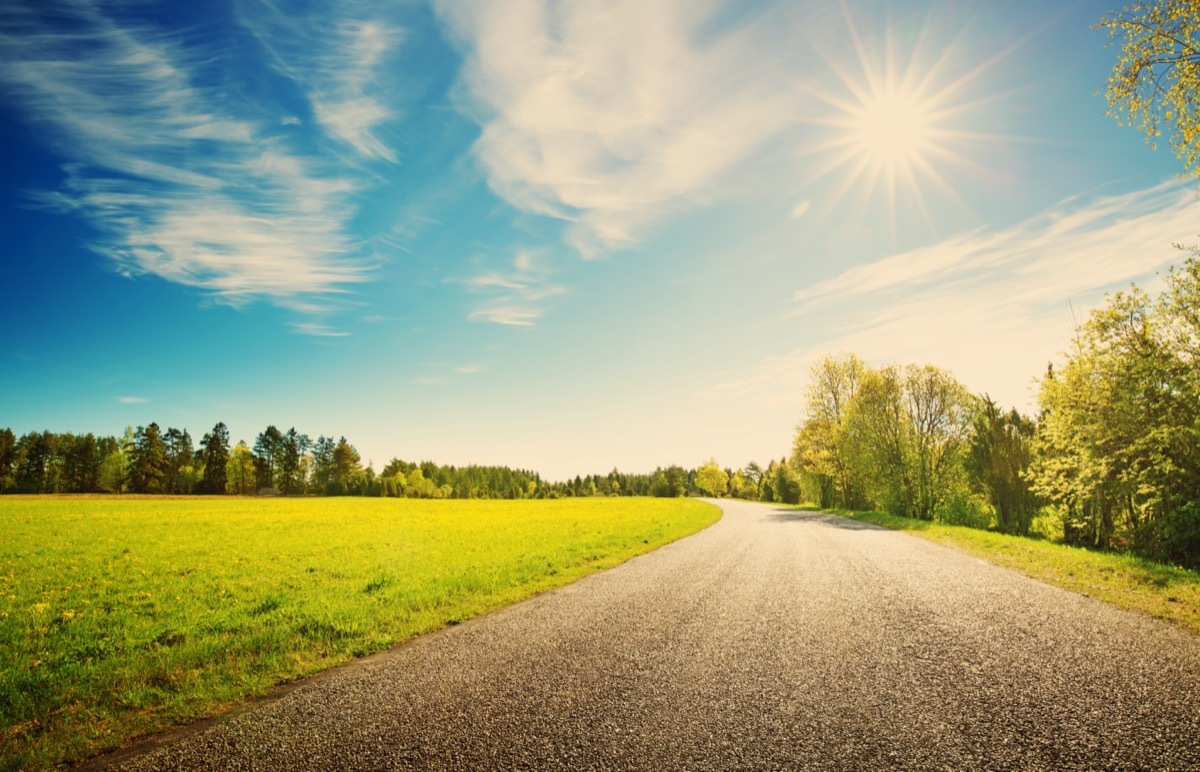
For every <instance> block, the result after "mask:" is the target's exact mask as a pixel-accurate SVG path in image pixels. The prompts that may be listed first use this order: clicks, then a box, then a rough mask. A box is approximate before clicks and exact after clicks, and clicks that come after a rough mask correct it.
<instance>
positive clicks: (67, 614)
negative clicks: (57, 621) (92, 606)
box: [63, 609, 75, 622]
mask: <svg viewBox="0 0 1200 772" xmlns="http://www.w3.org/2000/svg"><path fill="white" fill-rule="evenodd" d="M74 618H75V610H74V609H69V610H67V611H64V612H63V621H64V622H70V621H71V620H72V619H74Z"/></svg>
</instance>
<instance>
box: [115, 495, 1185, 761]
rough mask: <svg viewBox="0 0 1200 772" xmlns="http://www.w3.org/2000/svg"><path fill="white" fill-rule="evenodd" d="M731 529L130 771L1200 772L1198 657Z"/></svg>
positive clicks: (339, 675)
mask: <svg viewBox="0 0 1200 772" xmlns="http://www.w3.org/2000/svg"><path fill="white" fill-rule="evenodd" d="M721 506H722V508H723V509H724V510H725V516H724V517H723V518H722V519H721V521H720V522H719V523H717V524H716V525H714V526H712V527H711V528H709V529H707V530H705V531H703V532H701V533H699V534H697V535H695V536H692V537H690V538H687V539H684V540H682V541H679V542H676V543H674V544H671V545H668V546H667V547H664V548H663V549H661V550H658V551H657V552H654V553H652V554H649V555H645V556H643V557H640V558H637V559H635V560H632V561H630V562H628V563H626V564H624V565H622V566H619V567H617V568H615V569H612V570H610V571H607V572H604V573H601V574H597V575H594V576H592V577H589V578H587V579H584V580H582V581H580V582H577V583H576V584H574V585H571V586H569V587H565V588H562V589H560V590H556V591H554V592H551V593H547V594H545V595H542V596H539V597H537V598H534V599H532V600H529V601H526V602H524V603H521V604H518V605H516V606H513V607H510V608H508V609H505V610H503V611H500V612H498V613H494V614H491V615H488V616H486V617H482V618H479V619H476V620H473V621H471V622H468V623H466V624H463V625H460V626H458V627H455V628H452V629H449V630H447V631H444V632H442V633H438V634H435V635H431V636H426V637H424V638H421V639H418V640H416V641H414V642H412V643H410V644H407V645H405V646H402V647H400V648H398V649H397V650H395V651H392V652H389V653H388V654H386V655H381V656H377V657H375V658H372V659H370V660H367V661H365V662H362V663H358V664H356V665H354V666H350V667H347V668H342V669H340V670H337V671H334V672H333V673H331V674H327V675H326V676H323V677H318V678H317V679H314V680H312V681H309V682H307V683H305V684H303V685H301V686H300V687H299V688H297V689H295V690H293V691H291V692H289V693H288V694H286V695H285V696H283V697H282V698H280V699H277V700H274V701H270V702H266V703H262V704H259V705H257V706H255V707H254V708H253V709H251V710H248V711H245V712H243V713H241V714H238V715H236V716H231V717H226V718H224V719H220V720H218V721H216V722H213V723H211V724H209V725H208V726H206V727H203V728H201V729H198V730H192V731H189V732H185V733H183V735H182V737H181V738H176V739H174V740H173V741H171V742H168V743H165V744H163V745H160V746H158V747H154V748H151V749H149V750H148V751H144V750H143V752H141V753H140V754H139V755H135V756H132V757H128V756H126V757H110V758H109V759H107V760H106V763H108V764H111V765H114V766H120V767H123V768H127V769H168V768H170V769H178V768H189V769H190V768H194V769H200V768H206V769H207V768H222V769H228V768H241V769H283V768H292V769H334V768H358V769H380V768H450V769H494V768H536V769H559V768H572V769H646V770H658V769H721V770H725V769H739V768H746V769H798V768H815V769H839V768H841V769H883V768H887V769H894V768H911V769H955V770H958V769H975V768H980V769H1054V770H1059V769H1069V768H1083V769H1110V768H1111V769H1155V770H1161V769H1200V640H1198V639H1196V638H1195V637H1192V636H1189V635H1187V634H1185V633H1182V632H1179V631H1177V630H1175V629H1173V628H1172V627H1170V626H1168V625H1166V624H1163V623H1160V622H1157V621H1155V620H1152V619H1149V618H1147V617H1144V616H1141V615H1137V614H1132V613H1128V612H1122V611H1118V610H1116V609H1114V608H1111V607H1109V606H1107V605H1105V604H1103V603H1100V602H1098V601H1094V600H1091V599H1089V598H1086V597H1083V596H1081V595H1076V594H1072V593H1068V592H1064V591H1062V590H1058V589H1055V588H1052V587H1049V586H1046V585H1043V584H1040V583H1038V582H1035V581H1032V580H1030V579H1026V578H1024V577H1022V576H1020V575H1018V574H1016V573H1014V572H1011V571H1008V570H1004V569H1000V568H996V567H993V566H991V565H988V564H986V563H984V562H982V561H979V560H976V559H974V558H971V557H966V556H964V555H962V554H959V553H957V552H955V551H953V550H950V549H948V548H944V547H939V546H936V545H933V544H930V543H928V542H925V541H922V540H920V539H917V538H915V537H912V536H908V535H905V534H901V533H895V532H890V531H885V530H881V529H877V528H874V527H871V526H867V525H864V524H861V523H857V522H854V521H850V520H844V519H841V518H837V517H832V516H827V515H821V514H814V513H802V512H795V511H790V510H782V509H777V508H773V507H770V506H767V505H760V504H749V503H738V502H722V503H721Z"/></svg>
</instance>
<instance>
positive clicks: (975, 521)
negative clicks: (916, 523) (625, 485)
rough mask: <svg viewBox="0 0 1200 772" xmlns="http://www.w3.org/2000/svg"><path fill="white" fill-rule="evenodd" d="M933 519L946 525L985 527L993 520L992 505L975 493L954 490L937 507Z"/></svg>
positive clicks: (988, 526)
mask: <svg viewBox="0 0 1200 772" xmlns="http://www.w3.org/2000/svg"><path fill="white" fill-rule="evenodd" d="M934 519H935V520H938V521H939V522H942V523H946V524H947V525H965V526H967V527H968V528H980V529H987V528H991V527H992V523H993V521H994V519H995V518H994V516H993V511H992V505H991V504H989V503H988V500H987V499H986V498H984V497H983V496H980V495H979V494H976V493H966V492H965V491H956V492H954V493H952V494H950V497H949V498H947V499H946V502H945V503H944V504H942V505H941V506H940V507H938V509H937V511H936V512H935V514H934Z"/></svg>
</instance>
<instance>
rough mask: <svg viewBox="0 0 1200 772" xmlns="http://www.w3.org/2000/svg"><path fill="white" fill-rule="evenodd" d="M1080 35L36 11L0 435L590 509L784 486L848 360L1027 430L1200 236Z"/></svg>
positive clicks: (292, 11)
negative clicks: (816, 372)
mask: <svg viewBox="0 0 1200 772" xmlns="http://www.w3.org/2000/svg"><path fill="white" fill-rule="evenodd" d="M1054 5H1055V8H1056V10H1055V11H1054V12H1053V15H1049V16H1048V15H1047V11H1046V7H1047V4H1046V3H1044V2H1042V1H1041V0H1037V1H1034V0H1013V1H1012V2H1005V3H989V2H946V1H938V2H932V3H923V2H911V3H910V2H903V3H900V2H895V3H885V2H876V1H874V0H872V1H869V2H853V1H850V0H847V2H845V3H844V4H842V5H837V4H834V3H826V2H800V1H799V0H785V1H781V2H769V1H764V2H755V3H744V2H725V3H723V2H708V1H705V2H697V1H696V0H663V1H662V2H653V3H647V2H642V1H634V2H593V1H591V0H578V1H576V2H537V1H534V0H513V1H512V2H496V3H486V2H471V1H469V0H437V1H436V2H433V3H425V2H392V3H377V2H337V1H334V2H319V3H318V2H312V3H284V2H271V0H257V1H247V2H232V3H219V2H218V3H206V4H200V6H201V7H190V6H188V7H185V6H184V4H178V3H152V2H132V3H130V2H122V3H115V2H114V3H106V2H97V1H89V0H71V1H69V2H47V1H44V0H38V1H36V2H34V1H33V0H30V2H21V0H13V1H12V2H6V3H5V4H4V5H3V7H2V8H0V168H2V169H4V177H3V184H2V185H0V225H2V226H3V230H4V233H5V235H6V238H5V243H4V245H3V247H2V252H0V254H2V256H3V257H2V263H0V269H2V271H3V273H2V276H3V279H2V283H3V286H4V287H5V292H4V302H3V304H0V308H2V310H0V314H2V317H0V323H2V324H3V330H4V333H3V336H2V338H0V340H2V341H3V343H2V344H0V373H2V374H3V375H2V376H0V425H9V426H11V427H12V428H13V429H14V431H17V432H18V433H21V432H25V431H30V430H41V429H52V430H55V431H74V432H87V431H93V432H97V433H105V434H118V433H120V432H121V431H122V430H123V429H124V427H125V426H126V425H134V426H136V425H142V424H146V423H149V422H150V421H158V422H159V423H160V424H161V425H164V426H166V425H173V426H183V427H187V428H188V429H189V430H190V431H191V432H192V435H193V437H197V438H198V437H199V436H200V435H201V434H202V433H204V432H205V431H207V430H208V429H209V428H211V426H212V425H213V424H214V423H216V422H217V421H225V422H226V423H227V424H228V425H229V427H230V429H231V433H232V435H233V437H234V439H235V440H236V439H245V440H247V441H248V442H253V439H254V436H255V435H256V434H257V433H258V432H260V431H261V430H262V429H263V428H265V427H266V426H267V425H268V424H276V425H278V426H280V427H281V428H287V427H290V426H295V427H296V428H297V429H299V430H301V431H303V432H307V433H309V434H310V435H312V436H314V437H315V436H316V435H318V434H335V435H345V436H346V437H347V438H348V439H350V441H351V442H353V443H354V444H355V445H356V446H357V447H358V448H359V450H360V451H361V452H362V454H363V457H364V460H367V459H369V460H371V461H373V462H374V464H375V467H376V469H378V468H380V467H381V466H382V465H383V464H384V463H386V461H387V460H388V459H389V458H391V457H392V456H400V457H402V458H405V459H410V460H413V459H420V458H428V459H433V460H436V461H438V462H440V463H453V464H467V463H495V464H506V465H510V466H516V467H524V468H531V469H536V470H538V471H540V472H542V474H543V475H545V476H547V477H549V478H551V479H561V478H564V477H568V476H573V475H574V474H576V473H584V474H586V473H590V472H605V471H607V470H609V469H611V468H613V467H614V466H616V467H619V468H620V469H622V470H624V471H649V470H651V469H653V468H654V467H655V466H657V465H660V464H664V465H665V464H671V463H679V464H683V465H686V466H694V465H697V464H699V463H700V462H702V461H703V460H705V459H707V458H708V457H710V456H715V457H716V458H717V459H718V460H719V461H720V462H721V463H722V464H724V465H727V466H733V467H738V466H742V465H744V464H745V463H746V462H748V461H750V460H752V459H754V460H758V461H760V462H765V461H767V460H768V459H769V458H771V457H781V456H783V455H785V454H786V453H787V452H788V449H789V446H790V441H791V435H792V432H793V428H794V426H795V425H796V423H797V422H798V421H799V420H801V419H802V418H803V390H804V385H805V380H806V373H807V371H808V368H809V367H810V366H811V364H812V363H813V361H814V360H815V359H816V358H818V357H820V356H821V355H823V354H824V353H827V352H838V351H854V352H857V353H859V354H860V355H861V356H863V357H865V358H866V359H867V360H868V361H870V362H872V363H875V364H886V363H889V362H913V363H925V362H929V363H933V364H936V365H939V366H942V367H946V368H949V369H951V370H952V371H953V372H954V373H955V374H956V375H957V376H958V377H959V378H960V379H961V380H962V381H963V382H964V383H965V384H966V385H967V386H968V387H969V388H971V389H972V390H974V391H977V392H985V391H986V392H989V393H990V394H991V395H992V396H993V397H995V398H997V399H999V400H1000V401H1001V402H1003V403H1005V404H1009V405H1017V406H1020V407H1022V408H1025V409H1029V408H1030V407H1031V406H1032V404H1033V380H1034V378H1035V377H1036V376H1038V375H1040V374H1041V373H1043V372H1044V370H1045V367H1046V364H1047V363H1048V362H1049V361H1051V360H1052V359H1054V358H1056V357H1057V355H1058V352H1059V351H1062V350H1063V349H1065V348H1066V347H1067V345H1068V343H1069V339H1070V335H1071V330H1072V325H1073V323H1074V321H1075V320H1078V319H1081V318H1083V317H1084V316H1085V315H1086V313H1087V311H1088V310H1089V309H1090V308H1093V307H1095V306H1096V305H1097V304H1098V303H1100V302H1102V300H1103V296H1104V293H1105V292H1107V291H1112V290H1114V289H1119V288H1121V287H1123V286H1125V285H1127V284H1128V283H1129V282H1131V281H1137V282H1138V283H1139V284H1141V285H1143V286H1147V287H1149V288H1151V289H1153V288H1154V287H1155V286H1156V283H1157V279H1156V276H1157V274H1158V273H1159V272H1161V271H1163V270H1164V269H1165V268H1166V267H1167V266H1169V265H1170V264H1171V263H1173V262H1178V261H1179V260H1180V254H1179V253H1178V252H1177V251H1176V250H1175V249H1173V248H1172V243H1173V242H1180V241H1183V242H1188V241H1194V240H1195V236H1196V233H1197V231H1198V230H1200V226H1198V225H1197V223H1200V201H1198V200H1197V198H1196V195H1195V189H1194V185H1192V186H1188V185H1187V184H1184V183H1181V182H1180V181H1179V180H1178V179H1177V178H1176V176H1175V175H1176V173H1177V171H1178V166H1177V164H1176V162H1175V159H1174V158H1173V157H1172V156H1171V155H1170V153H1169V152H1167V151H1166V150H1157V151H1155V150H1152V149H1151V148H1149V147H1148V146H1147V145H1146V144H1145V143H1144V142H1143V139H1142V137H1141V136H1140V135H1139V134H1138V133H1137V132H1136V131H1134V130H1133V129H1129V128H1122V127H1120V126H1118V125H1117V124H1116V123H1115V121H1113V120H1112V119H1111V118H1110V117H1108V116H1106V115H1105V103H1104V100H1103V97H1102V96H1100V95H1097V92H1098V91H1101V90H1102V89H1103V87H1104V83H1105V77H1106V75H1107V72H1108V70H1109V68H1110V67H1111V63H1112V61H1113V59H1114V57H1115V55H1116V52H1115V50H1113V49H1111V48H1106V47H1105V37H1104V35H1103V34H1102V33H1100V32H1098V31H1095V30H1093V29H1091V28H1090V25H1091V24H1093V23H1094V22H1095V21H1096V19H1097V18H1098V17H1099V15H1100V14H1102V13H1103V12H1104V11H1105V10H1107V9H1108V5H1107V4H1106V3H1103V2H1077V3H1061V4H1054Z"/></svg>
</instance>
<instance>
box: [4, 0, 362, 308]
mask: <svg viewBox="0 0 1200 772" xmlns="http://www.w3.org/2000/svg"><path fill="white" fill-rule="evenodd" d="M107 9H108V6H104V5H101V4H99V3H94V2H89V1H88V0H60V2H44V3H36V4H35V3H28V4H24V3H18V2H14V3H6V4H5V6H4V9H3V10H2V11H0V65H2V66H0V89H3V91H4V92H7V94H8V95H10V96H11V97H12V98H13V99H14V100H15V101H16V102H17V103H18V104H19V105H21V107H22V108H23V109H24V110H25V111H26V112H27V114H28V115H29V116H30V118H31V119H32V120H33V121H34V122H36V124H38V125H39V126H40V127H42V128H43V129H44V130H46V132H47V133H48V134H49V135H50V136H51V137H53V143H54V146H55V149H56V150H57V151H58V152H60V153H61V154H62V155H63V156H65V157H66V158H67V159H69V160H68V163H66V164H64V166H63V170H64V175H65V180H64V183H63V185H62V186H61V188H60V189H58V190H57V191H54V192H51V193H43V194H40V195H39V196H38V200H39V201H41V202H42V203H43V204H45V205H48V206H52V207H55V208H57V209H59V210H62V211H65V212H71V213H76V214H80V215H83V216H84V217H85V218H86V219H87V220H88V221H89V222H90V223H91V224H92V225H93V226H94V227H95V228H96V229H97V230H98V231H100V233H101V234H102V236H101V237H100V238H99V239H98V240H96V242H95V243H94V244H93V245H92V246H93V248H94V249H95V250H96V251H97V252H99V253H101V254H103V255H105V256H107V257H108V258H109V259H111V260H112V262H113V264H114V265H115V266H116V267H117V269H118V270H119V271H121V272H122V273H124V274H126V275H130V276H138V275H153V276H157V277H160V278H162V279H165V280H167V281H171V282H176V283H179V284H183V285H186V286H190V287H195V288H199V289H201V290H203V291H205V292H206V293H207V294H208V295H209V296H211V297H213V298H215V299H216V300H218V301H220V302H224V303H229V304H233V305H237V304H242V303H246V302H250V301H254V300H264V299H265V300H269V301H271V302H274V303H276V304H279V305H282V306H288V307H293V308H297V309H298V310H311V309H313V308H314V307H318V306H321V305H322V304H325V303H327V302H328V301H329V299H330V298H332V297H334V296H337V295H339V294H342V293H345V292H346V291H347V290H348V289H349V288H350V287H351V286H352V285H354V284H357V283H360V282H363V281H365V280H366V279H367V278H368V276H369V274H370V272H371V269H372V267H373V263H372V261H371V260H370V259H367V257H366V250H365V248H364V245H363V244H362V243H360V242H359V241H358V240H356V238H355V237H353V236H352V235H351V234H350V231H349V223H350V220H351V218H352V217H353V216H354V214H355V207H354V205H353V201H352V197H353V195H354V194H356V193H357V192H358V191H359V190H361V188H362V187H363V184H364V183H363V182H362V180H359V179H355V178H353V177H350V176H347V175H346V174H344V173H343V172H342V171H341V170H339V169H338V168H336V167H334V166H333V165H332V164H330V163H329V162H328V161H327V160H324V159H322V158H320V157H319V156H315V155H306V154H304V153H301V152H299V151H297V150H296V149H295V147H294V146H293V144H291V143H290V142H289V139H288V133H289V132H294V131H295V129H294V128H292V127H290V126H288V124H289V123H290V121H289V120H288V119H287V117H286V116H283V117H281V114H280V113H276V114H274V115H264V114H263V108H262V107H261V106H260V105H257V104H254V103H252V102H251V101H250V100H248V99H246V98H243V99H242V101H239V100H238V99H237V98H230V96H229V92H230V89H226V88H223V87H222V86H221V85H202V84H211V83H213V81H214V78H215V77H216V76H215V75H214V70H215V69H219V68H215V66H214V62H219V61H220V59H221V55H219V54H218V53H217V52H216V51H215V50H209V48H208V47H206V46H205V45H203V44H191V45H189V44H188V43H187V42H186V36H179V35H166V34H164V33H162V32H161V31H159V30H157V29H155V28H152V27H150V26H147V25H138V24H134V23H130V22H123V21H121V20H119V19H117V18H116V17H115V16H113V15H111V14H110V13H109V12H108V10H107ZM364 56H365V54H364ZM233 91H234V92H235V93H236V91H237V90H236V89H233ZM347 131H348V132H350V133H351V134H353V136H354V137H357V138H358V139H357V141H359V142H360V143H362V144H364V146H366V145H367V144H368V143H367V139H366V138H365V137H366V134H363V133H362V132H359V133H357V134H355V133H354V132H352V131H350V130H349V129H347ZM356 131H357V130H356ZM316 297H320V298H323V300H316V299H315V298H316Z"/></svg>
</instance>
